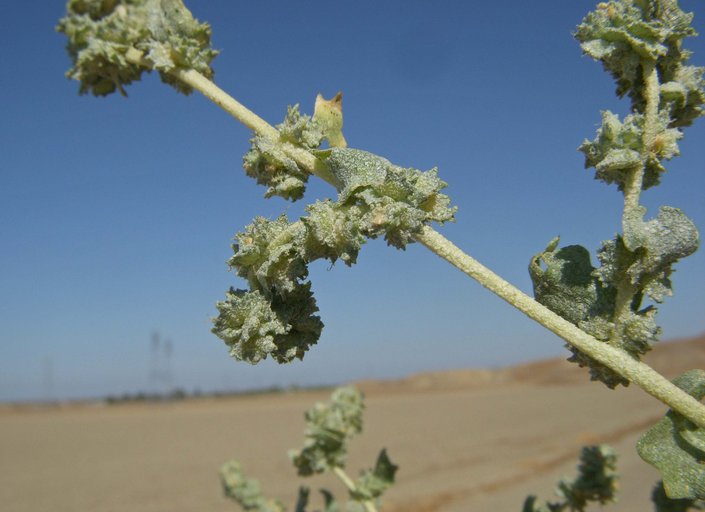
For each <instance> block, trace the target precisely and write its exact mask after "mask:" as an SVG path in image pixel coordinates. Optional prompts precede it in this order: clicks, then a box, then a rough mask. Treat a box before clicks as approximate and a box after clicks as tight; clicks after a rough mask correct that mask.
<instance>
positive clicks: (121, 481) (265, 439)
mask: <svg viewBox="0 0 705 512" xmlns="http://www.w3.org/2000/svg"><path fill="white" fill-rule="evenodd" d="M676 348H677V347H676V345H673V346H671V348H670V349H669V351H660V352H659V354H657V356H659V357H656V359H655V360H654V361H653V362H654V365H655V366H657V367H658V366H659V365H658V364H656V363H657V362H659V361H660V362H661V363H662V368H661V369H662V371H666V373H671V374H673V373H678V372H680V371H681V370H682V368H681V367H682V366H683V365H686V364H687V365H688V367H701V368H702V367H705V338H701V339H699V340H695V341H691V342H690V343H686V344H682V345H681V346H680V347H678V352H677V353H676V352H675V350H676ZM674 354H677V355H674ZM581 372H582V370H579V369H577V368H574V367H573V366H572V365H567V364H563V363H561V362H559V361H548V362H541V363H537V364H534V365H526V366H523V367H520V368H513V369H507V370H501V371H495V372H477V371H475V372H472V371H458V372H446V373H444V374H428V375H420V376H415V377H412V378H409V379H407V380H405V381H401V382H394V383H375V382H365V383H360V387H361V388H362V389H363V390H364V391H365V393H366V396H367V412H366V416H365V420H366V423H365V432H364V433H363V435H362V436H361V437H360V438H358V439H357V440H356V441H355V442H354V443H353V446H352V454H351V457H350V461H349V466H348V467H349V470H350V472H351V473H356V472H357V471H358V470H359V469H362V468H364V467H367V466H369V465H371V464H372V463H373V461H374V459H375V458H376V455H377V453H378V451H379V449H381V448H382V447H386V448H387V450H388V453H389V454H390V457H391V458H392V460H393V461H394V462H395V463H397V464H399V466H400V470H399V472H398V474H397V479H398V483H397V484H396V485H395V486H394V487H393V488H392V490H390V491H389V493H388V494H387V497H386V500H385V506H384V508H383V510H384V511H388V512H397V511H408V512H421V511H424V512H427V511H428V512H430V511H447V512H455V511H457V512H460V511H482V512H485V511H505V510H506V511H520V510H521V505H522V502H523V500H524V498H525V496H526V495H527V494H530V493H536V494H538V495H539V496H540V497H542V498H551V497H552V490H553V486H554V483H555V481H556V480H557V479H559V478H560V477H561V476H564V475H572V474H574V468H575V463H576V460H577V455H578V453H579V450H580V447H581V446H582V445H584V444H594V443H602V442H608V443H610V444H612V445H613V446H614V447H615V448H616V449H617V451H618V453H619V455H620V464H619V465H620V469H621V472H622V473H623V475H624V477H623V479H622V481H621V498H620V502H619V504H618V505H616V506H613V507H612V508H611V509H610V508H608V509H607V510H615V511H620V512H632V511H633V512H637V511H638V512H644V511H649V510H652V509H653V508H652V506H651V504H650V501H649V494H650V492H651V487H652V485H653V483H654V482H655V481H656V480H657V479H658V475H657V473H656V472H655V471H654V470H653V469H652V468H650V467H649V466H647V465H646V464H644V463H643V462H641V460H640V459H639V458H638V456H637V455H636V454H635V452H634V444H635V441H636V439H637V438H638V436H639V434H640V433H641V432H643V430H644V429H645V427H646V426H647V425H649V424H651V423H652V422H654V421H655V420H656V419H657V418H658V417H660V416H661V415H662V414H663V413H664V412H665V408H664V406H662V405H661V404H660V403H658V402H657V401H655V400H654V399H652V398H650V397H649V396H647V395H646V394H644V393H643V392H642V391H640V390H639V389H637V388H629V389H623V388H622V389H620V390H617V391H610V390H608V389H607V388H605V387H604V386H602V385H599V384H595V383H589V382H584V379H585V376H584V374H583V373H581ZM328 394H329V393H328V392H325V391H316V392H297V393H289V394H279V395H265V396H249V397H245V396H243V397H236V398H228V399H219V400H215V399H209V400H200V401H186V402H180V403H170V404H157V405H139V404H133V405H119V406H104V405H103V406H101V405H94V406H85V405H83V406H75V407H69V406H63V407H53V408H17V407H14V408H13V407H5V408H3V409H0V482H1V485H0V503H2V507H1V509H2V510H3V511H5V512H29V511H32V512H35V511H45V510H46V511H51V512H76V511H121V512H122V511H130V512H149V511H166V510H168V511H172V512H180V511H213V512H216V511H228V510H229V511H235V510H238V507H237V506H236V505H235V504H234V503H231V502H229V501H227V500H226V499H225V498H223V497H222V494H221V489H220V483H219V480H218V476H217V470H218V468H219V466H220V465H221V464H222V463H223V462H225V461H226V460H227V459H229V458H237V459H238V460H240V461H241V463H242V464H243V465H244V467H245V469H246V471H247V473H248V474H249V475H250V476H253V477H256V478H259V479H260V480H261V481H262V483H263V486H264V488H265V491H266V492H267V494H269V495H272V496H277V497H279V498H281V499H282V500H284V501H285V503H287V504H288V507H289V510H291V509H293V503H294V499H295V498H294V497H295V493H296V490H297V488H298V485H299V484H300V483H301V482H302V481H301V480H300V479H298V478H297V477H296V475H295V472H294V470H293V468H292V466H291V464H290V462H289V460H288V458H287V456H286V452H287V450H288V449H290V448H296V447H299V446H300V444H301V441H302V432H303V427H304V421H303V412H304V411H305V410H306V409H308V408H309V407H310V406H311V405H312V404H313V402H315V401H317V400H318V401H320V400H326V399H327V398H328ZM304 483H305V484H306V485H308V486H310V487H311V488H312V489H314V490H315V489H318V488H320V487H328V488H329V489H331V490H334V491H336V492H337V493H338V494H339V495H340V496H341V497H342V495H343V493H342V489H341V487H340V485H339V483H338V482H337V481H333V480H330V479H326V478H320V477H318V478H312V479H308V480H306V481H305V482H304ZM316 500H318V498H317V497H316ZM314 505H319V503H318V502H317V501H316V502H314ZM598 509H599V507H598V508H595V510H598Z"/></svg>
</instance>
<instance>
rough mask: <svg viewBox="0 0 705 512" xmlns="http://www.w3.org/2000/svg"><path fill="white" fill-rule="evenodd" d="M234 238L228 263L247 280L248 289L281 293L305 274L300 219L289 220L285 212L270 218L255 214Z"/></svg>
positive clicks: (303, 228) (304, 238) (266, 292)
mask: <svg viewBox="0 0 705 512" xmlns="http://www.w3.org/2000/svg"><path fill="white" fill-rule="evenodd" d="M235 238H236V240H237V243H236V244H234V245H233V251H234V255H233V256H232V257H231V258H230V259H229V260H228V265H230V267H231V268H233V269H234V270H236V272H237V275H239V276H240V277H244V278H245V279H247V281H248V282H249V284H250V288H252V289H255V290H261V291H262V292H263V293H265V294H266V295H268V294H269V293H271V292H272V290H276V291H277V293H279V294H284V293H288V292H290V291H292V290H293V289H294V288H295V287H296V286H297V285H298V283H299V281H300V280H301V279H304V278H305V277H306V276H307V275H308V268H307V267H306V263H307V262H308V260H307V258H306V252H305V251H306V247H305V243H306V228H305V226H304V225H303V224H302V223H301V222H293V223H292V222H289V220H288V219H287V217H286V215H280V216H279V217H278V218H277V219H276V220H273V221H270V220H269V219H265V218H264V217H257V218H255V220H254V221H253V222H252V224H250V225H248V226H247V227H246V228H245V231H244V232H242V233H238V234H237V235H236V237H235Z"/></svg>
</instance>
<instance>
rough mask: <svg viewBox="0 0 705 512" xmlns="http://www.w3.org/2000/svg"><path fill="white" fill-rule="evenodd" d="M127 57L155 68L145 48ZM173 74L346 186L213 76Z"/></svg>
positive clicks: (311, 168)
mask: <svg viewBox="0 0 705 512" xmlns="http://www.w3.org/2000/svg"><path fill="white" fill-rule="evenodd" d="M125 58H126V59H127V61H128V62H130V63H132V64H135V65H138V66H144V67H146V68H149V69H153V66H152V63H151V62H150V61H149V60H147V59H146V58H145V57H144V55H143V53H142V52H141V51H139V50H137V49H135V48H131V49H130V50H128V52H127V53H126V55H125ZM169 74H170V75H172V76H173V77H175V78H178V79H179V80H181V81H182V82H183V83H185V84H186V85H188V86H190V87H192V88H194V89H196V90H197V91H199V92H200V93H201V94H203V95H204V96H205V97H206V98H208V99H209V100H211V101H212V102H213V103H215V104H216V105H218V106H219V107H220V108H222V109H223V110H225V111H226V112H227V113H228V114H230V115H231V116H233V117H234V118H235V119H237V120H238V121H240V122H241V123H242V124H244V125H245V126H247V127H248V128H249V129H250V130H252V131H253V132H255V133H256V134H258V135H261V136H262V137H266V138H268V139H271V140H273V141H276V142H278V143H279V144H280V145H281V147H282V149H283V150H284V152H285V153H286V154H287V155H288V156H289V157H291V158H292V159H293V160H294V161H296V163H298V164H299V165H301V166H302V167H303V168H304V169H307V170H308V171H309V172H311V173H312V174H315V175H316V176H318V177H319V178H321V179H323V180H324V181H326V182H328V183H330V184H331V185H333V186H334V187H335V188H336V190H339V189H340V188H342V187H341V184H340V182H339V181H338V180H337V178H335V176H333V175H332V174H331V172H330V171H329V170H328V168H327V167H326V166H325V164H323V163H322V162H320V161H319V160H318V158H316V157H315V156H314V155H313V154H311V153H310V152H309V151H306V150H305V149H303V148H300V147H296V146H294V145H293V144H291V143H289V142H286V141H282V140H280V139H279V131H278V130H277V129H276V128H274V127H273V126H272V125H271V124H269V123H268V122H267V121H265V120H264V119H262V118H261V117H259V116H258V115H257V114H255V113H254V112H252V111H251V110H250V109H248V108H247V107H246V106H244V105H243V104H242V103H240V102H239V101H237V100H236V99H235V98H233V97H232V96H230V95H229V94H228V93H226V92H225V91H224V90H223V89H221V88H220V87H218V86H217V85H216V84H215V83H214V82H213V81H212V80H209V79H208V78H206V77H205V76H203V75H202V74H201V73H199V72H198V71H196V70H195V69H182V68H174V69H172V70H171V71H169Z"/></svg>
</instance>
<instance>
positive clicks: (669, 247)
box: [529, 206, 699, 388]
mask: <svg viewBox="0 0 705 512" xmlns="http://www.w3.org/2000/svg"><path fill="white" fill-rule="evenodd" d="M642 213H643V210H642ZM558 241H559V240H558V239H557V238H556V239H554V240H553V241H552V242H551V243H550V244H549V246H548V247H547V248H546V249H545V250H544V251H543V252H541V253H539V254H537V255H536V256H534V258H533V259H532V260H531V263H530V265H529V274H530V276H531V279H532V282H533V286H534V296H535V297H536V300H538V301H539V302H541V303H542V304H544V305H545V306H546V307H548V308H549V309H551V310H552V311H554V312H555V313H558V314H559V315H561V316H562V317H563V318H565V319H567V320H569V321H570V322H572V323H574V324H575V325H577V326H578V327H580V328H581V329H582V330H584V331H585V332H587V333H589V334H591V335H592V336H594V337H595V338H597V339H598V340H602V341H605V342H608V343H610V344H612V345H613V346H616V347H618V348H620V349H622V350H624V351H626V352H627V353H628V354H630V355H631V356H633V357H635V358H639V357H640V356H641V355H643V354H645V353H646V352H648V351H649V350H650V349H651V347H652V346H653V343H655V342H656V341H657V340H658V336H659V334H660V328H659V327H658V326H657V325H656V319H655V315H656V308H655V307H654V306H653V305H649V306H644V305H643V301H644V299H645V298H649V299H651V300H652V301H653V302H656V303H661V302H663V300H664V299H665V297H666V296H669V295H671V294H672V283H671V280H670V275H671V273H672V272H673V264H674V263H676V262H677V261H678V260H679V259H680V258H683V257H685V256H688V255H690V254H692V253H693V252H695V250H696V249H697V248H698V244H699V235H698V231H697V229H696V228H695V225H694V224H693V222H692V221H691V220H690V219H688V217H686V215H685V214H684V213H683V212H682V211H681V210H679V209H677V208H671V207H667V206H664V207H662V208H661V209H660V211H659V214H658V215H657V216H656V218H654V219H651V220H649V221H643V220H642V219H641V218H638V217H636V218H634V219H633V220H632V221H631V222H627V223H625V233H624V234H623V235H618V236H617V237H616V238H615V239H614V240H609V241H606V242H603V245H602V247H601V248H600V250H599V252H598V260H599V261H600V266H599V267H597V268H596V267H593V266H592V263H591V261H590V253H589V252H588V250H587V249H585V248H584V247H581V246H579V245H572V246H567V247H563V248H561V249H557V245H558ZM625 282H626V284H627V285H628V286H629V287H630V289H631V290H633V292H634V297H633V299H632V301H631V304H630V305H629V308H628V309H627V311H626V312H625V313H623V314H622V315H621V317H620V318H619V323H617V319H616V318H615V316H616V307H617V302H616V300H617V294H618V288H619V287H620V286H623V285H624V284H625ZM568 348H570V349H571V351H572V352H573V355H572V356H571V358H570V359H569V360H570V361H573V362H576V363H578V364H579V365H580V366H587V367H589V368H590V375H591V378H592V379H593V380H600V381H602V382H604V383H605V384H607V385H608V386H609V387H610V388H614V387H615V386H617V385H618V384H622V385H625V386H626V385H628V383H629V382H628V381H627V380H626V379H624V378H623V377H621V376H619V375H617V374H616V373H615V372H613V371H612V370H610V369H608V368H607V367H605V366H604V365H602V364H600V363H597V362H596V361H594V360H593V359H591V358H589V357H588V356H586V355H585V354H583V353H582V352H580V351H579V350H578V349H576V348H574V347H571V346H568Z"/></svg>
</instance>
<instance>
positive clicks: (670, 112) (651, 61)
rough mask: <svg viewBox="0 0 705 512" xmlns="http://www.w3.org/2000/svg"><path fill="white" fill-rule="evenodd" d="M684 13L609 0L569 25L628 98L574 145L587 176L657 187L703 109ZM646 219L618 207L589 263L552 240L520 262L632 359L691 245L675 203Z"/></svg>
mask: <svg viewBox="0 0 705 512" xmlns="http://www.w3.org/2000/svg"><path fill="white" fill-rule="evenodd" d="M692 18H693V16H692V14H686V13H684V12H683V11H681V10H680V9H679V8H678V5H677V3H676V2H675V1H672V0H621V1H610V2H603V3H600V4H599V5H598V8H597V10H595V11H594V12H592V13H590V14H588V15H587V16H586V17H585V19H584V20H583V22H582V23H581V24H580V25H579V26H578V28H577V30H576V32H575V37H576V38H577V39H578V40H579V41H580V43H581V46H582V49H583V51H584V52H585V53H586V54H587V55H589V56H590V57H592V58H594V59H596V60H599V61H600V62H602V64H603V66H604V67H605V69H606V70H608V71H609V72H610V73H611V74H612V75H613V77H614V78H615V80H616V82H617V93H618V94H619V95H620V96H623V95H628V96H629V97H630V99H631V101H632V113H631V114H629V115H628V116H626V117H625V118H624V120H620V119H619V117H618V116H617V115H616V114H613V113H612V112H609V111H606V112H603V113H602V124H601V126H600V127H599V128H598V130H597V136H596V138H595V139H594V140H593V141H588V140H586V141H585V142H583V144H582V145H581V146H580V148H579V150H580V151H582V152H583V153H584V154H585V166H586V167H593V168H594V169H595V177H596V179H599V180H601V181H603V182H605V183H608V184H612V183H614V184H616V185H617V187H618V188H619V190H620V191H622V192H624V193H625V194H626V191H627V187H628V186H631V185H629V184H631V183H634V181H633V177H634V175H635V173H641V175H642V179H641V183H640V186H641V190H645V189H648V188H650V187H653V186H655V185H657V184H659V182H660V180H661V177H662V175H663V174H664V173H665V167H664V166H663V161H665V160H669V159H671V158H673V157H675V156H678V154H679V149H678V141H679V140H680V139H681V138H682V137H683V133H682V132H681V128H682V127H684V126H688V125H690V124H691V123H692V121H693V120H694V119H696V118H697V117H699V116H701V115H703V113H705V109H704V108H703V105H704V104H705V81H704V80H703V71H704V69H703V68H697V67H694V66H689V65H686V63H687V61H688V59H689V58H690V52H688V51H686V50H683V49H682V41H683V39H684V38H686V37H688V36H692V35H695V31H694V30H693V28H692V27H691V26H690V23H691V21H692ZM648 69H655V70H656V72H657V77H658V80H659V82H660V86H659V87H658V98H655V100H654V99H652V100H651V101H655V102H657V103H658V105H657V106H658V110H657V113H656V115H652V116H651V117H650V118H649V119H648V121H647V116H646V112H645V108H646V97H645V95H646V94H647V92H646V86H645V76H644V73H645V71H646V70H648ZM676 91H677V92H676ZM647 124H648V125H649V126H647ZM645 217H646V209H645V208H643V207H640V206H637V207H630V208H627V206H626V205H625V215H624V217H623V222H622V225H623V230H624V232H623V233H621V234H618V235H616V237H615V238H614V239H612V240H609V241H605V242H603V244H602V247H601V248H600V249H599V251H598V253H597V259H598V260H599V263H600V266H599V267H597V268H596V267H593V266H592V264H591V263H590V256H589V253H588V251H587V250H586V249H584V248H582V247H579V246H570V247H565V248H563V249H560V250H557V249H556V247H557V243H558V241H557V240H554V241H552V242H551V243H550V244H549V246H548V248H547V249H546V250H545V251H543V252H542V253H539V254H537V255H536V256H534V258H533V259H532V260H531V263H530V266H529V271H530V275H531V278H532V281H533V285H534V295H535V297H536V299H537V300H538V301H539V302H541V303H542V304H544V305H545V306H547V307H549V308H550V309H552V310H553V311H554V312H556V313H558V314H559V315H561V316H563V317H564V318H566V319H567V320H569V321H571V322H572V323H574V324H575V325H577V326H578V327H580V328H581V329H583V330H584V331H586V332H588V333H589V334H591V335H592V336H594V337H595V338H597V339H598V340H602V341H605V342H608V343H610V344H611V345H613V346H615V347H618V348H621V349H623V350H625V351H626V352H627V353H629V354H630V355H631V356H633V357H634V358H636V359H639V357H640V356H641V355H643V354H644V353H646V352H647V351H649V350H650V349H651V347H652V345H653V343H654V342H656V341H657V340H658V336H659V334H660V328H659V327H658V326H657V325H656V320H655V315H656V307H655V304H654V303H661V302H662V301H663V300H664V298H665V297H666V296H670V295H671V293H672V285H671V281H670V275H671V273H672V272H673V265H674V264H675V263H676V262H677V261H678V260H679V259H680V258H683V257H686V256H688V255H690V254H692V253H693V252H695V250H697V248H698V245H699V234H698V231H697V229H696V228H695V226H694V224H693V222H692V221H691V220H690V219H689V218H688V217H687V216H686V215H685V214H684V213H683V212H682V211H681V210H679V209H678V208H673V207H668V206H663V207H661V208H660V210H659V213H658V215H657V216H656V217H655V218H652V219H649V220H647V219H646V218H645ZM625 297H627V298H626V299H625ZM646 300H650V301H651V304H645V301H646ZM624 302H626V304H625V303H624ZM569 348H570V347H569ZM571 351H572V352H573V356H572V357H571V358H570V360H571V361H574V362H577V363H578V364H579V365H580V366H588V367H589V368H590V375H591V378H593V379H596V380H601V381H602V382H604V383H605V384H607V385H608V386H609V387H611V388H613V387H615V386H617V385H618V384H623V385H627V384H628V381H627V380H626V379H625V378H623V377H621V376H619V375H617V374H616V373H615V372H613V371H612V370H610V369H608V368H606V367H605V366H603V365H601V364H599V363H597V362H595V361H594V360H592V359H591V358H590V357H588V356H586V355H585V354H583V353H581V352H580V351H579V350H577V349H574V348H571Z"/></svg>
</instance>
